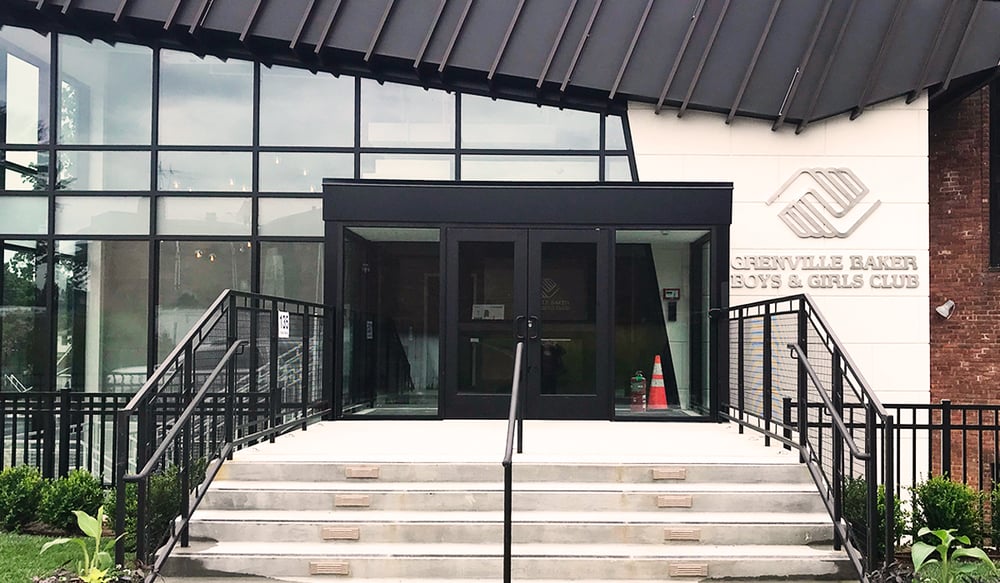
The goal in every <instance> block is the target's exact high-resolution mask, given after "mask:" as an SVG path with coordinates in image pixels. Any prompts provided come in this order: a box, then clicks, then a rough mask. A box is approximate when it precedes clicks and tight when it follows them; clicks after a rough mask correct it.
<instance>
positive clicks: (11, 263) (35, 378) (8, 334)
mask: <svg viewBox="0 0 1000 583" xmlns="http://www.w3.org/2000/svg"><path fill="white" fill-rule="evenodd" d="M0 246H2V247H3V277H2V278H0V343H2V345H0V390H3V391H17V392H22V393H23V392H26V391H30V390H38V391H46V390H50V389H51V388H52V387H50V386H48V382H47V381H46V373H45V370H46V367H47V366H48V363H49V357H48V355H49V343H48V342H47V341H46V339H47V337H48V335H47V334H46V333H45V331H46V330H48V311H47V310H46V308H45V296H46V292H47V290H48V285H47V282H46V273H47V272H48V269H47V268H46V263H47V261H48V259H47V256H48V253H46V251H45V243H44V242H42V241H10V240H6V241H0Z"/></svg>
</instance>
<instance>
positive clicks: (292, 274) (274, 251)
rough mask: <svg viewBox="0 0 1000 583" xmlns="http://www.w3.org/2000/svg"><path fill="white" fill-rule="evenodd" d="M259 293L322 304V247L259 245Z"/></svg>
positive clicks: (304, 244)
mask: <svg viewBox="0 0 1000 583" xmlns="http://www.w3.org/2000/svg"><path fill="white" fill-rule="evenodd" d="M260 273H261V276H260V291H261V293H263V294H267V295H272V296H278V297H282V298H291V299H295V300H303V301H307V302H316V303H322V302H323V243H308V242H300V243H285V242H272V241H263V242H261V244H260Z"/></svg>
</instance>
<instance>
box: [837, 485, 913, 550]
mask: <svg viewBox="0 0 1000 583" xmlns="http://www.w3.org/2000/svg"><path fill="white" fill-rule="evenodd" d="M867 500H868V482H867V481H865V479H864V478H847V479H845V480H844V489H843V513H844V519H845V520H847V522H848V524H850V528H851V538H852V540H854V541H856V543H857V544H859V545H861V546H862V548H863V547H864V541H865V540H866V539H867V537H868V506H867V503H866V502H867ZM876 511H877V513H878V517H879V518H878V529H877V531H876V532H875V533H873V535H874V536H876V537H878V539H877V540H878V553H879V556H878V557H875V558H874V559H875V560H874V561H873V562H881V560H882V558H883V557H884V556H885V485H884V484H879V485H878V497H877V501H876ZM904 530H906V513H905V512H904V511H903V507H902V502H901V501H900V499H899V497H898V496H897V497H894V498H893V528H892V535H893V536H892V538H893V540H895V541H898V540H899V539H900V538H902V536H903V531H904Z"/></svg>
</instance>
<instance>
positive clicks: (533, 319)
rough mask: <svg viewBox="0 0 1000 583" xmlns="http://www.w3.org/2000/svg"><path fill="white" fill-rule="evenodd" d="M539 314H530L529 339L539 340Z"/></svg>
mask: <svg viewBox="0 0 1000 583" xmlns="http://www.w3.org/2000/svg"><path fill="white" fill-rule="evenodd" d="M538 334H539V330H538V316H528V339H529V340H538Z"/></svg>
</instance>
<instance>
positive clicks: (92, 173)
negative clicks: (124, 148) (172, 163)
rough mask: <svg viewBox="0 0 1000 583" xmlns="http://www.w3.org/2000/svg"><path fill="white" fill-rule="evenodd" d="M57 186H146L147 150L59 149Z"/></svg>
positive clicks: (66, 187) (103, 188)
mask: <svg viewBox="0 0 1000 583" xmlns="http://www.w3.org/2000/svg"><path fill="white" fill-rule="evenodd" d="M58 168H59V182H58V183H57V188H58V189H59V190H149V152H84V151H75V150H74V151H63V152H59V165H58Z"/></svg>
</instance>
